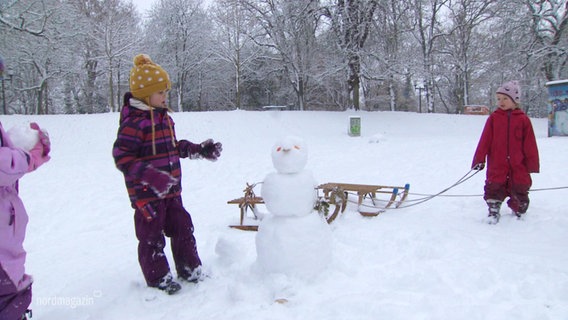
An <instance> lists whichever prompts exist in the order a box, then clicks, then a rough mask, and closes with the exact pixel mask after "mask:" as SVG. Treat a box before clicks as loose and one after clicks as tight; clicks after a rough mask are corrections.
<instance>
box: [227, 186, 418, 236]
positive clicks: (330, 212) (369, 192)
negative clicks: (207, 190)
mask: <svg viewBox="0 0 568 320" xmlns="http://www.w3.org/2000/svg"><path fill="white" fill-rule="evenodd" d="M256 185H257V184H256V183H254V184H248V183H247V186H246V188H245V189H244V190H243V192H244V196H243V197H240V198H237V199H233V200H230V201H227V203H228V204H237V205H238V206H239V209H240V219H239V224H238V225H230V227H231V228H235V229H240V230H247V231H257V230H258V225H257V224H246V223H245V220H247V219H253V220H255V221H259V220H260V217H259V214H258V208H257V205H259V204H264V200H263V199H262V197H258V196H256V195H255V194H254V187H255V186H256ZM409 189H410V184H406V185H405V186H404V187H395V186H382V185H366V184H352V183H336V182H328V183H324V184H321V185H319V186H318V187H317V190H318V200H317V202H316V206H315V208H314V209H316V210H318V211H319V212H320V213H322V214H323V215H324V217H325V219H326V220H327V222H328V223H332V222H333V221H334V220H335V219H336V218H337V216H339V214H340V213H342V212H344V211H345V208H346V207H347V202H348V200H349V194H350V193H356V194H357V205H358V211H359V213H360V214H361V215H362V216H365V217H374V216H377V215H379V214H380V213H382V212H384V211H385V210H386V209H388V208H391V207H393V206H394V207H395V208H398V207H399V206H400V205H401V204H402V202H404V200H405V199H406V197H407V196H408V192H409ZM320 190H321V191H322V193H323V195H322V196H320V195H319V191H320ZM380 194H386V195H388V196H387V200H384V199H383V200H382V199H379V198H378V195H380ZM367 199H368V201H367ZM369 201H370V202H371V203H370V204H367V202H369ZM380 202H384V203H385V204H384V205H382V206H381V205H379V203H380ZM249 211H250V212H252V217H248V212H249Z"/></svg>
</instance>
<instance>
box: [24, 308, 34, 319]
mask: <svg viewBox="0 0 568 320" xmlns="http://www.w3.org/2000/svg"><path fill="white" fill-rule="evenodd" d="M31 318H32V310H31V309H28V310H26V312H25V313H24V314H23V315H22V320H28V319H31Z"/></svg>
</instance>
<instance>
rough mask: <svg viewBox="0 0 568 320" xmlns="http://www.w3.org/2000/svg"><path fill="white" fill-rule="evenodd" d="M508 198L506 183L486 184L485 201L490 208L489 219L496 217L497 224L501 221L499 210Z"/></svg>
mask: <svg viewBox="0 0 568 320" xmlns="http://www.w3.org/2000/svg"><path fill="white" fill-rule="evenodd" d="M506 196H507V186H506V184H504V183H494V182H485V194H484V196H483V199H484V200H485V202H486V203H487V207H488V208H489V217H494V218H495V219H496V221H495V222H498V221H499V216H500V215H499V210H500V209H501V203H503V200H505V197H506Z"/></svg>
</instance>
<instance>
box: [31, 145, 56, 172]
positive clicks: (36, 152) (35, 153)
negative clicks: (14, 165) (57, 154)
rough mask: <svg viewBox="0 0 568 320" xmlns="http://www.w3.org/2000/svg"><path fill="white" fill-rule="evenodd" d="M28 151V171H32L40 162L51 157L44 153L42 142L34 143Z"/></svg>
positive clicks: (44, 161) (42, 162)
mask: <svg viewBox="0 0 568 320" xmlns="http://www.w3.org/2000/svg"><path fill="white" fill-rule="evenodd" d="M29 153H30V163H29V166H28V171H34V170H35V169H37V168H39V166H41V165H42V164H44V163H46V162H47V161H49V159H51V158H50V157H49V156H48V155H44V153H45V147H44V145H43V143H41V139H40V141H38V142H37V143H36V145H35V146H34V147H33V148H32V149H31V150H30V151H29Z"/></svg>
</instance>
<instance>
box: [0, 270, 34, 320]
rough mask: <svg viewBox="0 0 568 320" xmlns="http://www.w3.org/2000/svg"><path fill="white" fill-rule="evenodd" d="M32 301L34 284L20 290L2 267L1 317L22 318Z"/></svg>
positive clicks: (0, 277)
mask: <svg viewBox="0 0 568 320" xmlns="http://www.w3.org/2000/svg"><path fill="white" fill-rule="evenodd" d="M31 302H32V285H31V284H30V285H29V286H28V287H26V288H25V289H24V290H20V291H18V290H17V288H16V286H15V285H14V284H13V283H12V280H10V277H8V275H7V274H6V272H4V270H3V269H2V268H0V319H21V318H22V316H23V315H24V313H26V310H27V309H28V307H29V305H30V303H31Z"/></svg>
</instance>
